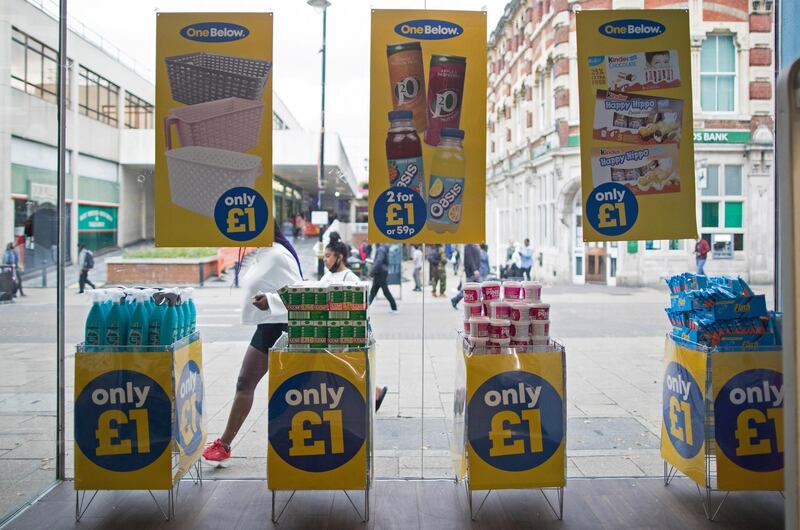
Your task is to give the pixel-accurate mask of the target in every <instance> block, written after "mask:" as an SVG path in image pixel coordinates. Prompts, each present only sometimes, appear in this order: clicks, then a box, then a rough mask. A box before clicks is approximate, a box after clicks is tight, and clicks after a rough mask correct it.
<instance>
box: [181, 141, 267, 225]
mask: <svg viewBox="0 0 800 530" xmlns="http://www.w3.org/2000/svg"><path fill="white" fill-rule="evenodd" d="M167 167H168V169H169V188H170V195H171V197H172V202H173V203H175V204H177V205H178V206H181V207H183V208H186V209H187V210H191V211H193V212H196V213H199V214H200V215H205V216H206V217H210V218H212V219H213V218H214V207H215V206H216V205H217V199H219V197H220V196H221V195H222V194H223V193H225V192H226V191H228V190H229V189H231V188H235V187H238V186H245V187H248V188H252V187H253V186H254V185H255V182H256V177H258V176H259V175H260V174H261V172H262V167H261V157H258V156H255V155H248V154H246V153H237V152H235V151H225V150H223V149H214V148H212V147H196V146H193V147H181V148H180V149H173V150H172V151H167Z"/></svg>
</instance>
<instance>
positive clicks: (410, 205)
mask: <svg viewBox="0 0 800 530" xmlns="http://www.w3.org/2000/svg"><path fill="white" fill-rule="evenodd" d="M373 215H374V218H375V224H376V226H377V227H378V229H379V230H380V231H381V232H382V233H383V234H384V235H386V236H387V237H390V238H392V239H395V240H403V239H409V238H411V237H413V236H415V235H417V234H419V232H420V231H421V230H422V227H424V226H425V219H426V216H427V208H426V207H425V200H424V199H423V198H422V196H421V195H420V194H419V193H418V192H416V191H415V190H413V189H412V188H406V187H402V186H394V187H391V188H389V189H388V190H386V191H384V192H383V193H381V194H380V195H379V196H378V199H377V200H376V201H375V208H374V210H373Z"/></svg>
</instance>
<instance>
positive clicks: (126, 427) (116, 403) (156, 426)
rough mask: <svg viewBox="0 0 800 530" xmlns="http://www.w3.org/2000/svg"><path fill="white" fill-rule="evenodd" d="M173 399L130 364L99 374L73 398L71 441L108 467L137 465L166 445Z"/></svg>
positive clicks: (124, 468) (132, 467)
mask: <svg viewBox="0 0 800 530" xmlns="http://www.w3.org/2000/svg"><path fill="white" fill-rule="evenodd" d="M171 432H172V404H171V402H170V400H169V398H168V397H167V394H166V393H165V392H164V389H163V388H161V385H159V384H158V383H156V382H155V381H154V380H153V379H152V378H150V377H149V376H147V375H145V374H143V373H140V372H135V371H132V370H115V371H112V372H107V373H105V374H102V375H100V376H98V377H96V378H95V379H93V380H92V381H91V382H90V383H89V384H88V385H86V386H85V387H84V388H83V390H82V391H81V393H80V394H79V395H78V398H77V399H76V400H75V441H76V443H77V444H78V447H79V448H80V450H81V451H82V452H83V454H84V455H85V456H86V457H87V458H88V459H89V460H90V461H92V462H93V463H95V464H96V465H98V466H100V467H102V468H105V469H108V470H110V471H121V472H124V471H136V470H138V469H142V468H144V467H147V466H148V465H150V464H152V463H153V462H155V461H156V459H158V457H159V456H161V454H163V452H164V450H166V448H167V447H168V446H169V442H170V440H171Z"/></svg>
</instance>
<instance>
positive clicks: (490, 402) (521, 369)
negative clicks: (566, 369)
mask: <svg viewBox="0 0 800 530" xmlns="http://www.w3.org/2000/svg"><path fill="white" fill-rule="evenodd" d="M562 360H563V357H562V354H561V353H560V352H548V353H536V354H526V353H520V354H518V355H516V356H510V355H502V356H497V355H475V356H469V357H467V358H466V369H467V413H466V417H467V440H468V448H467V450H468V453H469V480H470V487H471V488H472V489H474V490H486V489H513V488H538V487H557V486H563V485H564V484H565V458H564V441H565V434H566V432H565V425H564V409H565V406H566V405H565V397H564V385H563V375H564V373H563V367H562Z"/></svg>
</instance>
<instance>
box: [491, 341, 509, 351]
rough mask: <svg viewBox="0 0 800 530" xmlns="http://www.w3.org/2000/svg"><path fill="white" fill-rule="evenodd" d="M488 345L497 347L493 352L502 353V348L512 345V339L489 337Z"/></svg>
mask: <svg viewBox="0 0 800 530" xmlns="http://www.w3.org/2000/svg"><path fill="white" fill-rule="evenodd" d="M487 346H488V347H489V348H495V349H494V350H493V351H492V353H500V351H499V350H500V349H502V348H508V347H509V346H511V339H510V338H508V339H489V342H488V343H487Z"/></svg>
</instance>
